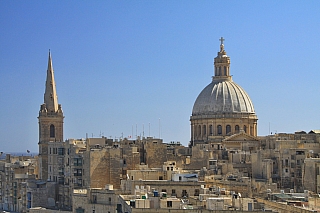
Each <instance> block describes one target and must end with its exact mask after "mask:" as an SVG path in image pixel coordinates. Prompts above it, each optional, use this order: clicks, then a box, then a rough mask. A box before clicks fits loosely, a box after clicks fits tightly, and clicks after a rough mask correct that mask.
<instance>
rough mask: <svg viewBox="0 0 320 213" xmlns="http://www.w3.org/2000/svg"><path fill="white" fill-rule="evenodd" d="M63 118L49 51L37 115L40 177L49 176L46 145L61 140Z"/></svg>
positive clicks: (48, 150) (46, 177)
mask: <svg viewBox="0 0 320 213" xmlns="http://www.w3.org/2000/svg"><path fill="white" fill-rule="evenodd" d="M63 119H64V116H63V112H62V108H61V105H60V104H58V96H57V91H56V83H55V80H54V72H53V66H52V59H51V53H50V51H49V59H48V68H47V79H46V85H45V92H44V103H43V104H41V106H40V111H39V117H38V121H39V143H38V144H39V160H40V165H39V178H40V179H43V180H47V179H50V178H51V177H49V176H48V168H49V167H48V162H49V161H48V156H49V155H50V154H51V148H50V149H49V146H48V145H49V144H51V143H55V142H63ZM49 170H50V169H49Z"/></svg>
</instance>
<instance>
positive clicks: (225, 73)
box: [223, 66, 227, 75]
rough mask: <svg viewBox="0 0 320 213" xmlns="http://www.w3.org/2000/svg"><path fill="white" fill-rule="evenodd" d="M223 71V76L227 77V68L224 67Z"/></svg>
mask: <svg viewBox="0 0 320 213" xmlns="http://www.w3.org/2000/svg"><path fill="white" fill-rule="evenodd" d="M223 69H224V75H227V67H226V66H224V67H223Z"/></svg>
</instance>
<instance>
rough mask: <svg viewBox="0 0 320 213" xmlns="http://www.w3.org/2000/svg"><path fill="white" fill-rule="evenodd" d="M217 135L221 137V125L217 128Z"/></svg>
mask: <svg viewBox="0 0 320 213" xmlns="http://www.w3.org/2000/svg"><path fill="white" fill-rule="evenodd" d="M217 133H218V135H222V126H221V125H218V126H217Z"/></svg>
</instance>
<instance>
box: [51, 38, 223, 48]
mask: <svg viewBox="0 0 320 213" xmlns="http://www.w3.org/2000/svg"><path fill="white" fill-rule="evenodd" d="M224 40H225V39H224V38H223V37H221V38H220V39H219V41H220V42H221V44H220V45H223V42H224ZM49 51H50V50H49Z"/></svg>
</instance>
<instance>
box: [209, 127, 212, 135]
mask: <svg viewBox="0 0 320 213" xmlns="http://www.w3.org/2000/svg"><path fill="white" fill-rule="evenodd" d="M209 133H210V135H213V129H212V125H210V126H209Z"/></svg>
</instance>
